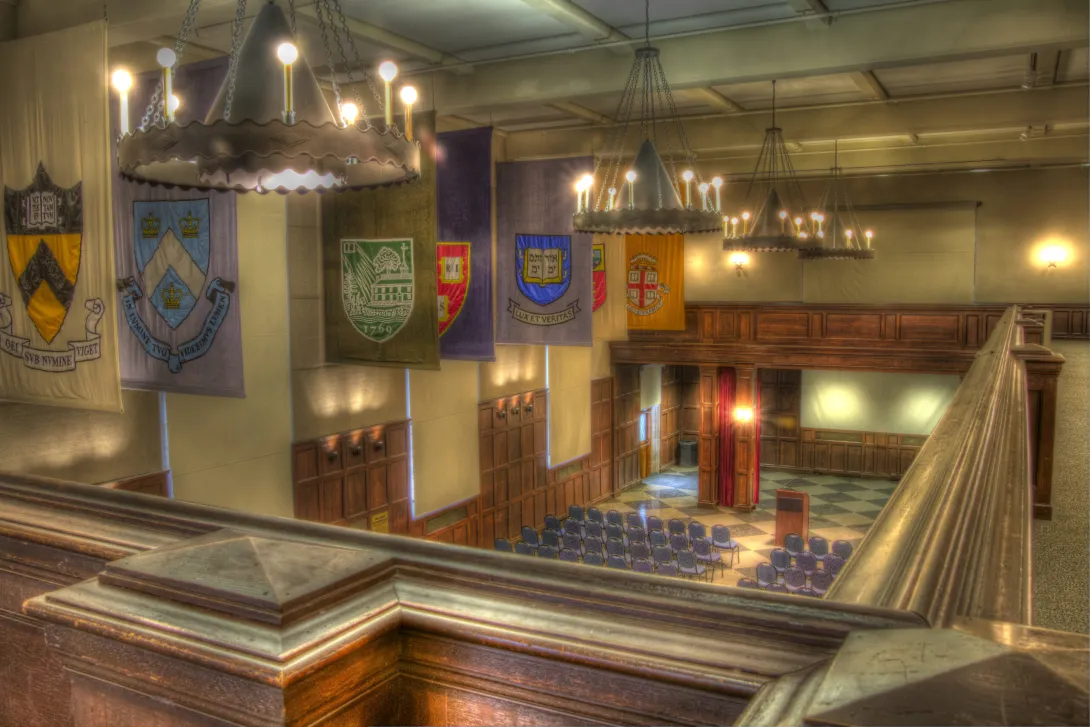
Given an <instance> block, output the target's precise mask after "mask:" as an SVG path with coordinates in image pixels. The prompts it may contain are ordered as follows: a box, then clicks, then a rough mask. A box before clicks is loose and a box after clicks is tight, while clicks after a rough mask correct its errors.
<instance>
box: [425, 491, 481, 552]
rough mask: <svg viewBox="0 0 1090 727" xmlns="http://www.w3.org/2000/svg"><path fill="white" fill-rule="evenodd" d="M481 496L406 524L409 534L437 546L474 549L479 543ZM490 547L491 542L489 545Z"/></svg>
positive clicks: (454, 504)
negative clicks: (441, 544) (464, 546)
mask: <svg viewBox="0 0 1090 727" xmlns="http://www.w3.org/2000/svg"><path fill="white" fill-rule="evenodd" d="M480 507H481V497H480V495H474V496H473V497H469V498H466V499H465V500H462V501H460V502H455V503H453V504H451V505H447V506H446V507H444V508H442V509H440V510H436V511H435V512H429V513H428V514H427V515H422V516H420V517H418V518H414V519H413V520H411V521H409V535H411V536H413V537H414V538H423V539H424V540H434V541H435V542H437V543H450V544H452V545H466V546H469V547H477V546H479V545H482V543H481V542H480ZM488 545H489V547H491V543H489V544H488Z"/></svg>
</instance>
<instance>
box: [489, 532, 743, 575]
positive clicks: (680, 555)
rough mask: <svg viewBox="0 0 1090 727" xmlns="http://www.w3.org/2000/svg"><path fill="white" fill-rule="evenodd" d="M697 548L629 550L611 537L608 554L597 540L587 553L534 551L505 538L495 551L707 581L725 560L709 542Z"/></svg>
mask: <svg viewBox="0 0 1090 727" xmlns="http://www.w3.org/2000/svg"><path fill="white" fill-rule="evenodd" d="M693 544H694V546H696V548H695V549H689V548H682V549H680V550H677V551H674V550H671V549H670V548H669V547H668V546H664V545H663V546H658V547H656V548H654V549H649V548H648V545H647V543H632V544H631V545H630V547H629V548H628V549H625V547H624V544H623V543H622V542H621V541H620V540H619V539H617V538H609V539H608V540H607V541H606V543H605V553H604V554H603V551H602V550H601V548H600V547H599V546H598V538H593V537H591V538H587V540H586V541H584V547H585V548H586V550H583V551H580V550H577V549H575V548H560V549H559V550H557V549H556V548H555V547H553V546H551V545H539V546H537V547H536V548H532V547H531V546H529V545H527V544H526V543H525V542H524V541H521V540H520V541H518V542H517V543H515V544H514V546H513V547H512V545H511V543H510V542H509V541H507V540H506V539H504V538H497V539H496V544H495V547H496V550H500V551H504V552H512V551H513V552H515V553H518V554H520V555H529V556H537V557H538V558H548V559H550V560H562V561H566V562H569V563H580V562H581V563H583V564H585V565H594V566H605V567H607V568H617V569H622V570H633V571H636V572H637V573H657V574H658V575H664V576H683V577H688V578H697V577H702V578H704V579H705V580H707V579H708V578H709V577H710V575H711V572H712V570H713V569H714V568H715V566H719V567H720V569H722V567H723V559H722V556H720V554H719V553H717V552H715V551H713V550H712V548H711V543H709V542H708V541H707V540H699V541H694V543H693Z"/></svg>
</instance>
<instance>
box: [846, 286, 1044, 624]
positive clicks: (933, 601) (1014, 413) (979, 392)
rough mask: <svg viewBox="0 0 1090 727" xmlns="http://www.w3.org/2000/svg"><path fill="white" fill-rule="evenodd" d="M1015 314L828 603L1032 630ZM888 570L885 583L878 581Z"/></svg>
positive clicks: (1021, 349)
mask: <svg viewBox="0 0 1090 727" xmlns="http://www.w3.org/2000/svg"><path fill="white" fill-rule="evenodd" d="M1020 315H1021V314H1020V311H1019V309H1018V308H1017V307H1011V308H1010V309H1009V310H1008V311H1007V312H1006V313H1005V314H1004V315H1003V318H1002V319H1001V320H1000V321H999V323H998V324H997V325H996V327H995V329H994V330H993V331H992V334H991V336H990V337H989V338H988V340H987V342H986V343H985V345H984V347H983V348H981V349H980V351H978V352H977V354H976V358H975V360H974V362H973V364H972V367H971V368H970V369H969V372H968V373H967V374H966V375H965V378H964V380H963V381H962V383H961V386H959V387H958V390H957V392H956V393H955V395H954V398H953V400H952V401H951V402H950V406H949V407H948V408H947V410H946V414H945V415H944V416H943V418H942V420H941V421H940V422H939V424H938V426H936V427H935V430H934V432H932V434H931V436H930V437H929V438H928V440H927V443H926V444H925V445H924V446H923V448H922V449H921V450H920V453H919V454H918V455H917V456H916V459H915V461H914V462H913V463H912V466H911V467H910V468H909V469H908V471H907V472H905V474H904V476H903V477H902V478H901V483H900V485H899V486H898V487H897V489H896V490H895V491H894V493H893V496H892V497H890V499H889V503H888V504H887V505H886V506H885V507H884V508H882V512H881V513H880V514H879V515H878V518H877V519H876V520H875V522H874V524H873V525H872V526H871V528H870V530H868V532H867V536H866V538H864V539H863V542H862V543H861V544H860V547H859V548H858V550H857V552H856V553H854V554H853V555H852V557H851V559H850V560H849V561H848V564H847V566H846V567H845V568H844V570H843V571H842V572H841V573H840V575H839V576H838V577H837V580H836V582H835V583H834V584H833V587H832V589H831V590H830V591H829V594H828V597H829V598H831V599H833V600H836V601H839V602H841V603H854V604H866V605H870V606H881V607H884V608H894V609H899V610H907V611H912V612H914V613H918V614H920V615H921V616H923V617H924V618H926V619H927V621H928V623H930V624H932V625H935V626H946V625H949V624H950V623H951V622H952V621H953V619H954V618H955V617H956V616H965V617H976V618H987V619H994V620H999V621H1006V622H1011V623H1018V624H1029V623H1030V616H1031V612H1032V609H1031V605H1030V593H1031V578H1032V572H1033V568H1032V561H1031V558H1030V537H1031V533H1032V530H1031V520H1032V515H1033V504H1032V496H1031V494H1032V488H1031V486H1030V454H1029V433H1028V426H1029V425H1028V422H1029V413H1028V410H1027V398H1026V367H1025V363H1024V360H1023V359H1024V358H1026V357H1027V356H1031V355H1039V354H1040V353H1041V351H1042V348H1041V347H1040V346H1038V345H1035V344H1026V343H1024V334H1023V329H1022V326H1023V324H1026V325H1032V324H1030V323H1029V322H1028V321H1026V319H1022V318H1021V317H1020ZM876 574H881V577H875V576H876Z"/></svg>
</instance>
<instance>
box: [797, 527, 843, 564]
mask: <svg viewBox="0 0 1090 727" xmlns="http://www.w3.org/2000/svg"><path fill="white" fill-rule="evenodd" d="M809 546H810V547H809V550H807V542H806V541H805V540H803V538H802V536H801V535H799V534H798V533H789V534H788V535H786V536H785V537H784V539H783V549H784V550H785V551H787V554H788V555H789V556H790V557H792V558H796V559H797V558H798V557H799V555H800V554H801V553H806V552H809V553H810V554H812V555H813V556H814V558H816V559H817V560H818V562H821V561H823V560H824V559H825V556H827V555H830V552H829V541H828V540H826V539H825V538H823V537H821V536H820V535H812V536H810V542H809ZM832 555H836V556H838V557H839V558H841V559H843V560H847V559H848V558H850V557H852V544H851V543H849V542H848V541H847V540H834V541H833V547H832Z"/></svg>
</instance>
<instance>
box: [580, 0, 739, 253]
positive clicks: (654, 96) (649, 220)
mask: <svg viewBox="0 0 1090 727" xmlns="http://www.w3.org/2000/svg"><path fill="white" fill-rule="evenodd" d="M644 16H645V22H644V45H643V46H642V47H640V48H637V49H636V58H635V61H634V62H633V64H632V69H631V71H629V74H628V80H627V81H626V82H625V87H624V90H623V91H622V92H621V100H620V102H619V103H618V104H617V111H616V113H615V114H614V117H613V118H614V120H615V122H616V124H615V125H614V127H613V129H612V130H611V131H610V134H609V137H608V138H607V140H606V146H605V152H604V153H603V154H601V155H599V156H598V157H597V159H596V160H595V162H594V174H593V175H587V176H586V177H584V178H583V179H581V180H579V183H578V185H576V193H577V195H578V204H577V207H576V212H575V215H574V216H573V218H572V225H573V227H574V229H575V230H576V231H577V232H600V233H607V234H625V233H631V234H644V235H669V234H686V233H696V232H714V231H716V230H718V229H719V217H720V212H719V188H720V186H721V185H722V183H723V180H722V179H720V178H719V177H716V178H715V179H713V180H712V181H711V184H710V185H709V184H708V183H705V182H704V180H703V179H702V178H701V177H700V172H699V171H697V170H696V164H695V161H696V156H695V155H694V154H693V151H692V149H691V148H690V146H689V139H688V137H687V136H686V135H685V126H684V124H682V122H681V118H680V116H679V115H678V112H677V107H676V106H675V105H674V98H673V95H672V94H671V92H670V85H669V84H668V83H667V81H666V74H665V73H664V72H663V70H662V63H661V62H660V61H659V50H658V48H653V47H652V46H651V16H650V0H645V5H644ZM637 96H638V101H637ZM663 113H665V115H661V114H663ZM633 130H637V134H636V135H635V138H634V139H631V140H630V138H629V137H630V131H633ZM637 143H638V149H637ZM660 143H662V144H664V145H665V151H666V159H667V163H668V164H669V167H670V168H669V171H667V168H666V164H664V163H663V161H662V157H661V156H659V151H658V147H659V144H660ZM674 144H677V145H678V146H679V147H680V148H679V149H678V150H677V152H676V153H675V152H674V150H673V145H674ZM677 157H680V158H681V160H682V167H683V170H684V171H682V172H681V174H680V175H679V174H678V169H677V166H678V165H677V163H676V158H677ZM629 159H631V160H633V161H632V162H631V164H628V163H626V162H627V160H629ZM694 182H695V184H694ZM712 187H714V193H713V192H712ZM595 192H597V194H595ZM682 192H683V193H684V195H682ZM696 192H698V193H699V197H697V196H696V194H694V193H696ZM713 194H714V203H713V200H712V195H713Z"/></svg>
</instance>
